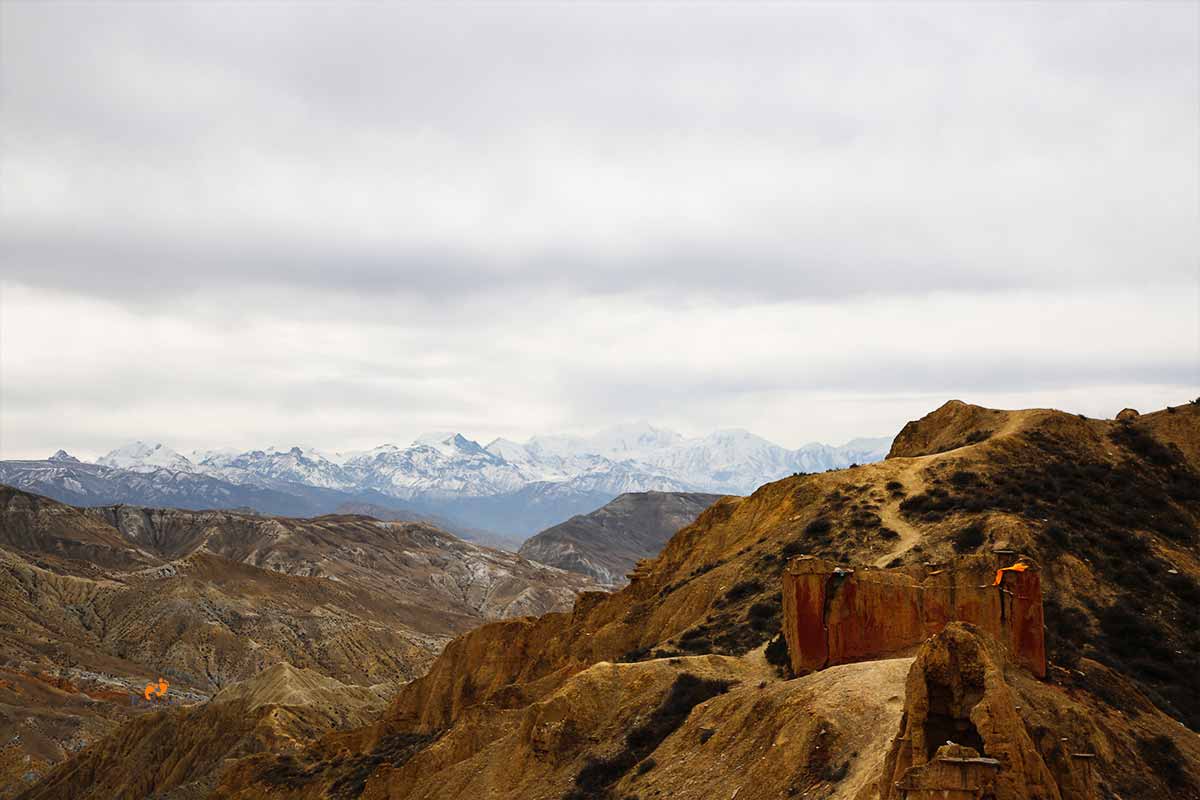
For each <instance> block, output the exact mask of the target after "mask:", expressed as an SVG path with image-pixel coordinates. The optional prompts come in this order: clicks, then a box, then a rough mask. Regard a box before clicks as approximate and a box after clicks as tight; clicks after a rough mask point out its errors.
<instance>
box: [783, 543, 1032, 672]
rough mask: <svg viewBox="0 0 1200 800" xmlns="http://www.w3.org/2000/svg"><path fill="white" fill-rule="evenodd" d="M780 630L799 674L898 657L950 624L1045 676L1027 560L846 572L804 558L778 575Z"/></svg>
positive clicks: (995, 558)
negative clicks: (965, 627) (992, 642)
mask: <svg viewBox="0 0 1200 800" xmlns="http://www.w3.org/2000/svg"><path fill="white" fill-rule="evenodd" d="M783 617H784V622H783V632H784V637H785V638H786V639H787V643H788V652H789V654H790V656H791V661H792V668H793V669H794V670H795V671H796V673H797V674H803V673H806V672H811V671H813V670H818V669H823V668H824V667H828V666H832V665H834V664H846V663H849V662H852V661H865V660H869V659H875V658H886V657H888V656H896V655H901V654H903V653H905V652H907V651H911V650H912V648H914V647H916V646H917V645H919V644H920V643H921V642H923V641H925V640H926V639H928V638H929V637H930V636H933V635H934V634H936V633H938V632H939V631H941V630H942V629H943V628H945V627H946V625H947V624H949V623H950V622H954V621H960V622H969V623H971V624H973V625H976V626H978V627H979V628H981V629H983V630H984V631H986V632H987V633H988V634H989V635H990V636H992V637H993V638H994V639H996V641H998V642H1000V643H1001V644H1003V645H1004V646H1005V647H1006V648H1007V650H1008V652H1009V657H1010V658H1011V659H1012V660H1013V661H1014V662H1016V663H1018V664H1020V665H1022V666H1024V667H1026V668H1028V669H1029V670H1030V671H1031V672H1033V673H1034V674H1035V675H1037V676H1038V677H1039V678H1040V677H1045V675H1046V650H1045V642H1044V630H1043V618H1042V589H1041V578H1040V575H1039V573H1038V569H1037V567H1036V566H1035V565H1033V564H1032V563H1030V562H1029V561H1028V560H1024V559H1022V560H1019V561H1016V562H1015V565H1014V559H1013V558H1011V557H1009V558H1005V557H1003V556H1000V555H993V554H989V555H977V556H964V557H962V558H959V559H956V560H955V561H954V562H953V563H951V564H947V565H940V566H933V565H918V566H909V567H900V568H897V569H877V568H874V567H860V568H856V569H847V568H843V567H839V566H837V565H835V564H833V563H831V562H829V561H823V560H821V559H819V558H813V557H810V556H801V557H799V558H796V559H793V560H792V561H791V562H790V563H789V564H788V567H787V569H786V570H784V574H783Z"/></svg>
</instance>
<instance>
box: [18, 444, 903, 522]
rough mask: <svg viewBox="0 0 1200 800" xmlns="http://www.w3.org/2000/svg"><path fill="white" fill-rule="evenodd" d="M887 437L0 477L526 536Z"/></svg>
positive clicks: (73, 490) (124, 457)
mask: <svg viewBox="0 0 1200 800" xmlns="http://www.w3.org/2000/svg"><path fill="white" fill-rule="evenodd" d="M890 443H891V439H890V438H877V439H856V440H854V441H852V442H849V443H847V444H845V445H842V446H840V447H833V446H830V445H824V444H815V443H814V444H808V445H805V446H803V447H800V448H797V449H795V450H789V449H787V448H784V447H781V446H779V445H776V444H774V443H772V442H770V441H768V440H766V439H763V438H761V437H759V436H755V435H754V434H752V433H749V432H748V431H744V430H725V431H717V432H715V433H711V434H709V435H707V436H703V437H697V438H686V437H684V436H682V435H680V434H678V433H675V432H673V431H668V430H664V429H660V428H655V427H653V426H651V425H649V424H645V423H636V424H631V425H622V426H617V427H614V428H610V429H607V430H605V431H601V432H600V433H597V434H595V435H593V436H535V437H532V438H530V439H529V440H528V441H527V442H525V443H519V442H514V441H511V440H507V439H496V440H494V441H492V442H491V443H490V444H488V445H487V446H483V445H480V444H479V443H478V442H476V441H474V440H472V439H470V438H468V437H466V436H464V435H462V434H461V433H434V434H426V435H423V436H420V437H418V438H417V439H416V440H415V441H413V442H412V443H411V444H409V445H407V446H404V447H401V446H397V445H394V444H384V445H381V446H379V447H376V448H373V449H371V450H366V451H360V452H350V453H328V452H325V451H321V450H317V449H315V448H304V447H287V448H274V447H272V448H267V449H261V450H260V449H254V450H247V451H244V452H236V451H229V450H199V451H193V452H192V453H191V454H190V455H184V454H183V453H180V452H178V451H176V450H173V449H171V448H170V447H168V446H167V445H165V444H162V443H146V442H140V441H139V442H133V443H131V444H128V445H125V446H123V447H120V448H118V449H116V450H113V451H112V452H110V453H108V454H107V455H105V456H103V457H102V458H99V459H97V460H96V463H95V464H87V463H83V462H80V461H78V460H76V459H75V458H74V457H72V456H70V455H69V454H68V453H66V452H65V451H62V450H60V451H59V452H58V453H56V454H55V456H54V457H53V458H52V459H47V460H45V461H4V462H0V482H4V483H8V484H10V485H13V486H18V487H20V488H22V489H25V490H27V491H34V492H39V493H43V494H46V495H48V496H50V497H54V498H56V499H59V500H62V501H64V502H69V503H74V504H78V505H99V504H111V503H137V504H141V505H159V504H161V505H171V506H178V507H183V508H197V509H201V508H230V507H245V508H253V509H257V510H259V511H262V512H264V513H269V514H283V515H291V516H297V515H299V516H311V515H316V514H324V513H332V512H334V511H335V510H336V509H337V508H338V507H340V506H342V505H344V504H346V503H356V504H362V503H370V504H374V505H378V506H381V507H385V508H391V509H394V510H401V511H405V512H407V513H410V514H426V515H435V516H438V517H440V518H442V519H444V520H447V521H450V522H452V523H454V524H456V525H458V526H461V527H462V528H465V529H470V528H474V529H481V530H486V531H490V532H493V533H497V534H501V535H507V536H516V537H518V538H523V537H524V536H528V535H530V534H532V533H534V532H536V531H539V530H542V529H544V528H546V527H549V526H551V525H554V524H556V523H559V522H562V521H564V520H566V519H569V518H570V517H572V516H574V515H576V514H582V513H587V512H589V511H592V510H594V509H596V508H598V507H599V506H602V505H604V504H605V503H607V502H609V501H610V500H612V499H613V498H615V497H617V496H618V495H620V494H624V493H627V492H646V491H665V492H705V493H713V494H738V495H740V494H747V493H749V492H751V491H753V490H754V489H755V488H757V487H758V486H760V485H762V484H764V483H768V482H770V481H773V480H778V479H779V478H782V477H785V476H787V475H791V474H792V473H795V472H820V471H824V470H828V469H838V468H843V467H847V466H849V465H851V464H854V463H868V462H872V461H878V460H880V459H882V458H883V457H884V456H885V455H886V454H887V450H888V447H889V446H890Z"/></svg>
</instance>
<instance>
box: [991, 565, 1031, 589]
mask: <svg viewBox="0 0 1200 800" xmlns="http://www.w3.org/2000/svg"><path fill="white" fill-rule="evenodd" d="M1027 569H1029V565H1028V564H1026V563H1025V562H1024V561H1018V562H1017V563H1016V564H1013V565H1012V566H1011V567H1004V568H1002V569H998V570H996V580H995V581H993V582H992V586H999V585H1000V581H1002V580H1004V573H1006V572H1024V571H1025V570H1027Z"/></svg>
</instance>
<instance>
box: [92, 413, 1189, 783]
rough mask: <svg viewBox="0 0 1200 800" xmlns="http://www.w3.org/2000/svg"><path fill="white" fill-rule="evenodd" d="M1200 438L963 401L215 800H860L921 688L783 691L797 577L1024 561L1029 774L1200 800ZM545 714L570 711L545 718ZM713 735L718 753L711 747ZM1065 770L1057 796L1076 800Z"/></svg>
mask: <svg viewBox="0 0 1200 800" xmlns="http://www.w3.org/2000/svg"><path fill="white" fill-rule="evenodd" d="M985 423H986V424H985ZM977 431H978V432H979V433H978V434H977V433H976V432H977ZM1198 440H1200V407H1196V406H1191V405H1189V406H1185V407H1180V408H1177V409H1174V410H1170V411H1163V412H1159V413H1157V414H1152V415H1144V416H1143V417H1141V418H1139V419H1137V420H1134V421H1131V422H1127V423H1117V422H1114V421H1105V420H1087V419H1082V418H1079V417H1076V416H1073V415H1069V414H1065V413H1062V412H1057V411H1051V410H1032V411H1022V412H996V411H989V410H985V409H977V408H974V407H970V406H965V404H960V403H951V404H947V406H944V407H943V408H942V409H939V410H938V411H936V412H934V413H933V414H931V415H929V416H928V417H926V418H925V419H923V420H921V421H918V422H917V423H914V424H913V425H911V426H909V427H908V428H906V430H905V432H904V433H903V434H902V436H901V437H899V438H898V440H897V445H896V447H895V449H894V451H893V454H892V457H891V458H889V459H888V460H887V461H885V462H882V463H879V464H871V465H866V466H862V467H857V468H853V469H848V470H842V471H838V472H830V473H823V474H819V475H808V476H797V477H793V478H789V479H785V480H782V481H778V482H776V483H772V484H769V485H767V486H764V487H762V488H761V489H759V490H758V491H756V492H755V493H754V494H753V495H751V496H750V497H747V498H744V499H733V498H726V499H724V500H721V501H719V502H718V503H716V504H715V505H714V506H712V507H711V508H709V509H708V510H707V511H705V512H704V513H703V514H702V515H701V516H700V517H699V519H697V521H696V522H695V523H694V524H693V525H691V526H688V527H687V528H685V529H683V530H681V531H680V532H679V533H678V534H676V535H675V536H674V537H673V538H672V540H671V541H670V542H669V543H668V544H667V546H666V548H664V550H663V552H662V553H661V555H659V556H658V557H657V558H656V559H654V560H652V561H651V562H649V563H647V564H644V565H643V566H642V567H641V568H639V570H638V571H637V573H636V575H635V579H634V580H633V582H632V583H631V584H630V585H629V586H628V587H626V588H625V589H623V590H622V591H620V592H618V593H616V594H613V595H604V594H599V593H588V594H584V595H582V596H581V597H580V599H579V600H578V601H577V602H576V604H575V606H574V608H573V610H572V611H571V612H570V613H566V614H548V615H544V616H542V617H540V618H537V619H533V618H522V619H516V620H506V621H500V622H494V623H490V624H487V625H485V626H483V627H481V628H479V629H477V630H475V631H472V632H470V633H468V634H466V635H465V636H462V637H460V638H458V639H456V640H455V641H454V642H452V643H451V644H450V645H449V646H447V647H446V649H445V650H444V651H443V652H442V654H441V655H440V656H439V657H438V659H437V660H436V662H435V663H434V665H433V667H432V668H431V669H430V671H429V673H428V674H427V675H426V676H424V677H423V678H421V679H419V680H417V681H414V682H413V683H411V684H409V685H407V686H406V687H404V688H403V689H402V690H401V691H400V692H399V694H398V695H397V697H396V699H395V700H394V701H393V703H392V705H391V706H390V708H389V710H388V711H387V713H386V714H384V715H383V716H382V717H381V718H380V719H379V720H378V721H377V722H375V723H374V724H372V725H370V726H367V727H364V728H361V729H358V730H353V731H346V732H341V733H336V734H330V735H328V736H325V737H322V738H321V739H319V740H318V741H316V742H314V743H312V744H311V745H309V746H308V747H305V748H302V749H300V750H297V751H295V752H293V753H290V754H289V755H288V756H286V757H277V756H274V755H272V754H270V753H263V754H261V755H258V756H254V757H250V758H246V759H241V760H239V761H237V762H236V763H232V764H231V765H230V766H229V767H228V768H227V769H226V771H225V772H224V773H223V775H222V778H221V784H220V786H219V787H218V788H217V790H215V792H214V794H213V796H214V797H242V798H256V797H324V796H346V797H354V796H363V797H397V798H399V797H457V796H462V792H464V791H465V792H467V793H469V794H478V795H479V796H496V797H509V796H512V797H517V796H527V797H568V796H574V797H624V796H627V795H630V794H632V795H634V796H638V797H654V796H658V797H666V796H680V797H701V796H703V797H714V796H725V797H729V796H737V797H738V798H744V797H778V796H780V793H783V792H786V794H787V795H788V796H800V793H802V792H815V794H810V795H809V796H826V797H851V796H853V797H856V798H859V800H863V799H864V798H869V797H871V796H872V792H877V791H878V784H877V783H876V782H875V781H874V778H873V777H872V775H871V773H872V772H873V771H874V770H875V766H874V765H876V764H878V763H880V762H881V760H882V758H883V756H884V749H883V748H882V746H881V745H880V743H879V742H878V741H873V740H870V739H869V737H868V738H863V737H864V734H865V733H867V732H871V733H874V732H877V731H880V730H887V729H888V728H889V725H890V722H889V721H890V720H895V719H896V718H897V715H898V713H899V708H900V706H901V705H902V704H903V703H904V702H905V689H904V686H903V684H904V680H905V678H904V675H903V673H904V670H903V668H897V669H895V670H892V671H891V672H888V671H887V670H888V668H887V667H886V666H885V665H886V663H887V662H875V663H872V664H864V665H846V667H844V668H843V667H839V668H836V670H827V671H825V672H822V673H818V674H816V675H809V676H805V677H801V678H797V679H793V680H786V681H785V680H782V679H780V678H779V677H774V676H772V674H771V673H770V672H769V671H768V670H767V669H766V667H765V665H764V662H763V655H762V650H761V648H763V646H764V645H768V644H769V642H771V641H772V639H773V637H775V636H776V635H777V633H778V631H779V618H778V615H779V594H778V592H779V588H778V578H779V574H780V570H781V568H782V565H783V563H784V562H785V560H786V559H787V558H788V557H789V556H791V555H796V554H799V553H813V554H817V555H821V556H824V557H826V558H831V559H836V560H841V561H844V562H847V563H861V562H877V561H883V562H884V563H905V562H910V561H917V560H921V561H924V560H933V561H942V560H946V559H950V558H953V557H954V556H955V554H956V553H960V552H971V551H974V550H977V549H980V548H987V547H1001V546H1004V547H1011V548H1014V549H1018V550H1021V551H1023V552H1025V553H1028V554H1029V555H1031V556H1033V557H1034V558H1035V559H1037V560H1038V561H1039V562H1040V563H1041V564H1042V568H1043V572H1042V577H1043V581H1044V589H1045V593H1046V597H1047V624H1048V628H1049V630H1048V644H1049V646H1050V655H1051V659H1052V661H1053V662H1054V665H1053V666H1052V669H1051V675H1050V679H1049V680H1048V681H1047V682H1044V683H1043V682H1037V681H1033V679H1032V678H1028V677H1027V676H1023V675H1022V674H1020V673H1015V674H1013V676H1012V678H1011V687H1010V689H1008V690H1006V692H1007V694H1005V695H1004V696H1005V697H1009V698H1010V701H1009V702H1010V703H1011V705H1012V706H1013V709H1010V710H1011V712H1012V713H1011V714H1010V718H1015V719H1019V720H1020V724H1021V725H1022V727H1024V728H1025V729H1026V734H1025V738H1027V739H1028V740H1029V741H1030V742H1032V743H1033V745H1032V746H1034V747H1036V748H1037V750H1036V752H1035V753H1032V754H1027V755H1028V757H1029V758H1031V759H1034V760H1040V761H1041V762H1042V763H1045V764H1048V765H1049V764H1062V763H1065V762H1064V761H1063V759H1064V757H1065V756H1064V752H1063V749H1062V748H1063V747H1064V746H1065V745H1064V744H1063V743H1062V739H1063V738H1068V739H1069V740H1070V741H1072V742H1079V743H1080V744H1079V746H1080V747H1081V748H1083V747H1086V748H1088V749H1089V751H1090V752H1094V753H1095V755H1096V759H1095V762H1096V763H1095V767H1096V772H1097V782H1098V783H1099V785H1100V787H1101V791H1102V792H1107V795H1104V794H1102V795H1101V796H1121V797H1123V798H1126V800H1128V799H1129V798H1137V797H1166V796H1171V797H1181V798H1187V797H1200V789H1198V788H1197V787H1198V786H1200V754H1198V749H1197V746H1196V733H1195V728H1196V726H1197V712H1198V708H1197V705H1196V704H1197V702H1198V698H1200V692H1198V691H1197V690H1196V686H1197V685H1196V680H1197V677H1196V676H1197V675H1198V674H1200V669H1197V665H1196V664H1195V659H1196V654H1197V653H1198V652H1200V647H1198V646H1197V644H1198V643H1197V640H1196V637H1197V635H1198V633H1197V631H1198V630H1200V625H1198V624H1197V620H1196V613H1197V608H1198V607H1200V604H1197V602H1195V598H1196V592H1197V580H1196V579H1197V577H1198V576H1200V562H1198V560H1197V543H1198V540H1197V521H1198V516H1200V495H1198V490H1200V479H1198V477H1197V476H1198V473H1197V466H1198V465H1197V463H1196V460H1195V453H1196V452H1197V448H1196V443H1197V441H1198ZM889 522H890V523H892V524H889ZM901 527H903V530H901ZM774 649H775V648H774V647H772V646H767V648H766V652H767V653H772V652H773V650H774ZM697 657H699V658H700V660H696V658H697ZM715 657H719V658H718V661H716V662H714V661H712V660H711V659H712V658H715ZM718 663H719V664H720V665H721V666H720V667H719V669H720V670H723V672H722V674H720V675H717V674H713V673H712V672H711V670H715V669H718V667H716V666H713V665H715V664H718ZM683 673H687V674H691V675H693V676H694V677H693V679H691V680H690V681H684V684H685V685H684V686H683V688H682V689H680V688H679V686H678V682H679V681H680V680H682V678H681V675H682V674H683ZM846 675H857V676H858V677H857V678H853V679H851V678H846V679H847V680H851V686H852V688H851V689H850V690H835V688H834V684H833V682H834V681H836V680H838V679H839V677H843V678H844V677H845V676H846ZM601 678H603V679H601ZM708 681H718V682H722V683H727V684H728V685H725V686H723V687H722V688H721V690H719V691H717V690H713V691H709V690H710V689H711V688H712V686H711V684H710V683H708ZM697 682H699V683H697ZM827 682H828V683H827ZM760 684H763V685H762V688H759V687H760ZM888 686H894V687H896V688H895V691H894V692H891V691H887V692H886V693H884V694H882V696H881V695H877V694H876V693H875V692H876V690H877V689H878V690H879V691H880V692H883V691H884V687H888ZM839 692H842V693H840V694H839ZM564 693H565V696H566V697H567V698H572V697H573V698H576V699H574V700H566V701H564V700H560V699H557V698H560V697H563V696H564ZM1013 696H1019V697H1020V698H1021V699H1023V700H1024V702H1016V701H1011V697H1013ZM793 697H795V698H797V700H796V704H795V705H792V703H791V698H793ZM826 697H828V698H832V700H831V701H829V702H828V703H827V702H826V700H825V699H824V698H826ZM851 697H860V698H861V704H856V703H855V702H852V701H851V700H850V698H851ZM839 698H840V701H839ZM564 702H565V703H566V706H565V708H566V709H567V710H563V708H564V707H563V706H562V705H561V704H562V703H564ZM546 704H551V706H552V707H554V708H558V709H559V710H558V711H555V712H554V713H549V712H545V713H547V714H548V716H545V717H543V716H541V715H542V714H543V710H544V709H545V708H547V706H546ZM1016 706H1020V709H1019V714H1018V711H1017V710H1016ZM1013 714H1018V716H1016V717H1013V716H1012V715H1013ZM709 715H713V716H711V717H710V716H709ZM889 715H890V716H889ZM706 719H710V720H711V724H703V721H704V720H706ZM826 721H828V722H829V723H830V724H829V725H826V724H825V722H826ZM543 723H544V724H543ZM1189 725H1190V726H1191V727H1190V728H1189V727H1188V726H1189ZM647 726H648V727H647ZM633 731H638V732H640V733H639V734H638V736H636V737H634V739H635V740H636V741H632V742H631V741H630V739H629V736H630V735H631V732H633ZM706 731H710V732H706ZM898 733H899V730H898V725H896V726H892V727H891V735H897V734H898ZM659 734H665V738H660V737H659ZM768 734H769V735H768ZM718 735H721V736H722V737H723V738H722V739H721V741H722V742H723V748H722V749H719V750H712V751H708V750H704V749H702V748H703V747H705V746H706V742H712V741H718V739H717V736H718ZM680 737H683V738H680ZM823 737H830V738H829V739H823ZM1072 737H1073V738H1072ZM702 739H703V741H702ZM649 760H653V761H654V762H655V764H653V765H648V766H647V762H648V761H649ZM722 761H724V765H723V766H722ZM409 764H412V765H413V766H412V767H409V766H408V765H409ZM1167 764H1172V765H1173V766H1171V767H1167V766H1165V765H1167ZM487 765H501V766H487ZM1054 770H1055V771H1054V776H1055V780H1056V781H1059V782H1060V784H1059V785H1058V786H1057V787H1056V788H1055V791H1057V792H1058V795H1057V796H1059V797H1068V798H1080V800H1082V798H1083V795H1081V794H1079V792H1078V787H1077V785H1076V784H1075V783H1073V780H1074V779H1073V778H1072V777H1071V774H1072V773H1071V772H1070V770H1068V769H1066V768H1065V767H1061V766H1060V767H1055V768H1054ZM480 771H482V773H483V777H472V776H475V775H476V774H477V773H480ZM747 774H751V775H762V776H764V780H763V781H762V783H761V785H758V784H756V783H755V782H754V781H749V782H748V781H747V780H746V776H747ZM489 776H490V777H489ZM659 776H661V777H659ZM638 781H644V782H645V783H644V784H638ZM872 786H874V787H875V788H874V789H873V788H872ZM440 787H448V788H440ZM1072 787H1075V788H1072ZM74 788H75V789H79V788H80V787H74ZM735 792H737V794H736V795H734V793H735ZM1051 796H1052V797H1053V796H1054V795H1053V794H1052V795H1051Z"/></svg>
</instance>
